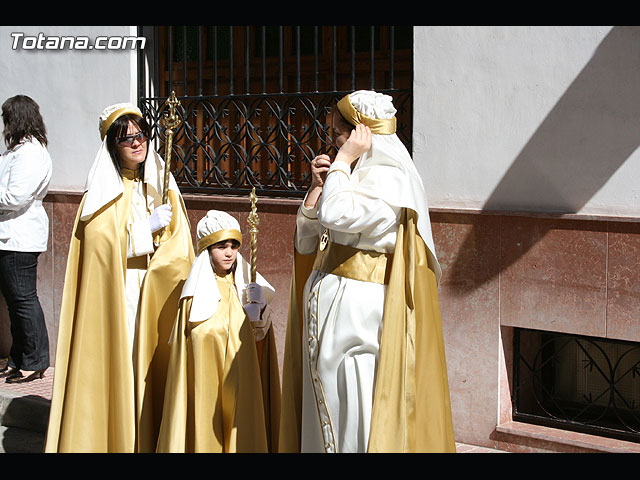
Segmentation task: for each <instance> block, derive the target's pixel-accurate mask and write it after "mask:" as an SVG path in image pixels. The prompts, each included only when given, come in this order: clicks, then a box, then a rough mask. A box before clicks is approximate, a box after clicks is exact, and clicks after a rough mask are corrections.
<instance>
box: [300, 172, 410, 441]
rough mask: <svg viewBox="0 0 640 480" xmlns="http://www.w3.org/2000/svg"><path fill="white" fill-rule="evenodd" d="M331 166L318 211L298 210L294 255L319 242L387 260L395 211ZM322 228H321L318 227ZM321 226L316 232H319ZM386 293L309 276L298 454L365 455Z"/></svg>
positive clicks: (354, 282)
mask: <svg viewBox="0 0 640 480" xmlns="http://www.w3.org/2000/svg"><path fill="white" fill-rule="evenodd" d="M349 175H350V174H349V167H348V165H347V164H345V163H342V162H335V163H334V164H333V167H332V172H331V173H330V174H329V176H328V177H327V180H326V182H325V184H324V187H323V192H322V196H321V198H320V201H319V202H318V208H317V210H316V209H308V208H305V206H304V202H303V204H302V206H301V207H300V209H299V211H298V216H297V225H296V227H297V236H296V245H295V246H296V249H297V251H298V252H299V253H302V254H310V253H313V252H315V251H316V248H317V245H318V238H319V235H320V234H321V233H322V231H323V230H324V228H325V227H324V226H326V227H329V231H328V233H329V240H330V241H331V242H335V243H338V244H342V245H348V246H352V247H356V248H359V249H363V250H373V251H377V252H383V253H391V252H393V250H394V248H395V243H396V234H397V231H398V225H399V219H400V215H401V210H402V209H401V208H399V207H392V206H391V205H389V204H387V203H386V202H384V200H381V199H379V198H371V197H369V196H365V195H360V194H358V193H356V192H354V191H353V189H352V186H351V182H350V179H349ZM320 222H321V223H322V224H321V223H320ZM323 225H324V226H323ZM385 289H386V286H385V285H382V284H377V283H372V282H364V281H359V280H352V279H349V278H344V277H340V276H336V275H332V274H326V273H322V272H318V271H316V270H314V271H313V272H312V274H311V275H310V277H309V279H308V280H307V283H306V285H305V288H304V296H303V305H304V307H303V310H304V315H303V339H302V346H303V352H302V358H303V366H302V372H303V373H302V375H303V393H302V430H301V432H302V445H301V448H302V451H303V452H325V451H327V452H332V451H337V452H366V451H367V443H368V439H369V427H370V422H371V408H372V402H373V388H374V380H375V378H374V377H375V371H376V363H377V360H378V352H379V340H380V335H381V328H382V314H383V307H384V299H385Z"/></svg>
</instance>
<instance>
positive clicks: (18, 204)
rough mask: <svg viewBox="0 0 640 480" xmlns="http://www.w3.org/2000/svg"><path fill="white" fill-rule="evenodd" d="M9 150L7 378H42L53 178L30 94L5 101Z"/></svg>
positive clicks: (1, 217)
mask: <svg viewBox="0 0 640 480" xmlns="http://www.w3.org/2000/svg"><path fill="white" fill-rule="evenodd" d="M2 121H3V123H4V139H5V144H6V145H7V148H8V150H7V151H6V152H5V153H4V154H3V155H2V157H1V159H0V290H1V291H2V295H3V296H4V298H5V300H6V303H7V306H8V308H9V318H10V321H11V335H12V344H11V350H10V356H9V359H8V362H7V365H6V366H5V367H4V369H3V371H2V373H1V374H0V375H2V376H3V377H6V382H8V383H16V382H28V381H32V380H35V379H40V378H42V377H43V376H44V372H45V370H46V369H47V368H48V367H49V337H48V335H47V328H46V324H45V319H44V313H43V311H42V307H41V305H40V301H39V299H38V294H37V289H36V280H37V267H38V255H40V253H41V252H44V251H46V250H47V238H48V236H49V218H48V217H47V212H46V211H45V209H44V207H43V206H42V200H43V198H44V197H45V195H46V194H47V189H48V187H49V180H50V179H51V170H52V164H51V157H50V156H49V152H48V151H47V131H46V127H45V125H44V122H43V120H42V116H41V115H40V108H39V107H38V104H37V103H36V102H35V101H33V100H32V99H31V98H29V97H27V96H25V95H16V96H14V97H11V98H9V99H8V100H6V101H5V102H4V104H3V105H2Z"/></svg>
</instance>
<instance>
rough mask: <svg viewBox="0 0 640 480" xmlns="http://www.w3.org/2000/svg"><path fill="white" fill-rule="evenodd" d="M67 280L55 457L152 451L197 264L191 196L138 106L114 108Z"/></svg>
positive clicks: (52, 421)
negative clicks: (182, 305)
mask: <svg viewBox="0 0 640 480" xmlns="http://www.w3.org/2000/svg"><path fill="white" fill-rule="evenodd" d="M99 129H100V135H101V138H102V144H101V146H100V149H99V151H98V154H97V155H96V158H95V160H94V163H93V165H92V167H91V169H90V172H89V176H88V179H87V184H86V186H85V192H84V195H83V198H82V201H81V203H80V206H79V209H78V214H77V217H76V220H75V225H74V229H73V234H72V237H71V243H70V247H69V256H68V259H67V269H66V274H65V283H64V290H63V295H62V305H61V310H60V323H59V331H58V343H57V351H56V361H55V376H54V384H53V397H52V401H51V413H50V418H49V427H48V431H47V440H46V445H45V451H46V452H153V451H155V447H156V442H157V435H158V430H159V428H160V421H161V417H162V404H163V395H164V387H165V380H166V370H167V361H168V340H169V335H170V332H171V328H172V326H173V323H174V321H175V318H176V315H177V306H178V300H179V296H180V291H181V289H182V286H183V284H184V281H185V280H186V278H187V275H188V273H189V268H190V266H191V263H192V261H193V245H192V239H191V232H190V228H189V223H188V220H187V215H186V210H185V206H184V203H183V200H182V196H181V195H180V192H179V190H178V188H177V186H176V184H175V181H174V180H173V177H171V178H170V182H169V192H168V200H169V203H168V204H165V205H161V203H162V189H163V183H164V162H163V160H162V159H161V158H160V156H159V155H158V154H157V153H156V152H155V151H154V150H153V149H152V148H148V142H147V140H148V139H149V135H150V128H149V125H148V124H147V122H146V121H145V120H144V118H143V117H142V113H141V112H140V110H139V109H138V108H137V107H135V106H133V105H131V104H116V105H113V106H111V107H107V108H106V109H105V110H104V112H103V114H102V115H101V117H100V122H99Z"/></svg>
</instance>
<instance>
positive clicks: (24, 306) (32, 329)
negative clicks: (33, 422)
mask: <svg viewBox="0 0 640 480" xmlns="http://www.w3.org/2000/svg"><path fill="white" fill-rule="evenodd" d="M38 255H39V253H37V252H35V253H32V252H12V251H6V250H0V291H2V295H3V296H4V298H5V300H6V302H7V306H8V307H9V319H10V320H11V336H12V337H13V342H12V344H11V351H10V356H9V366H10V367H13V368H18V369H22V370H42V369H45V368H47V367H48V366H49V336H48V335H47V327H46V324H45V321H44V313H43V312H42V307H41V306H40V300H38V293H37V291H36V280H37V269H38Z"/></svg>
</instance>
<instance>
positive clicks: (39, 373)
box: [5, 368, 46, 383]
mask: <svg viewBox="0 0 640 480" xmlns="http://www.w3.org/2000/svg"><path fill="white" fill-rule="evenodd" d="M45 370H46V368H45V369H43V370H36V371H35V372H33V373H31V374H29V375H27V376H26V377H25V376H24V375H22V372H21V371H20V370H18V371H16V373H15V374H14V375H9V376H8V377H7V379H6V380H5V382H7V383H26V382H31V381H33V380H38V379H40V378H43V377H44V371H45Z"/></svg>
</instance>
